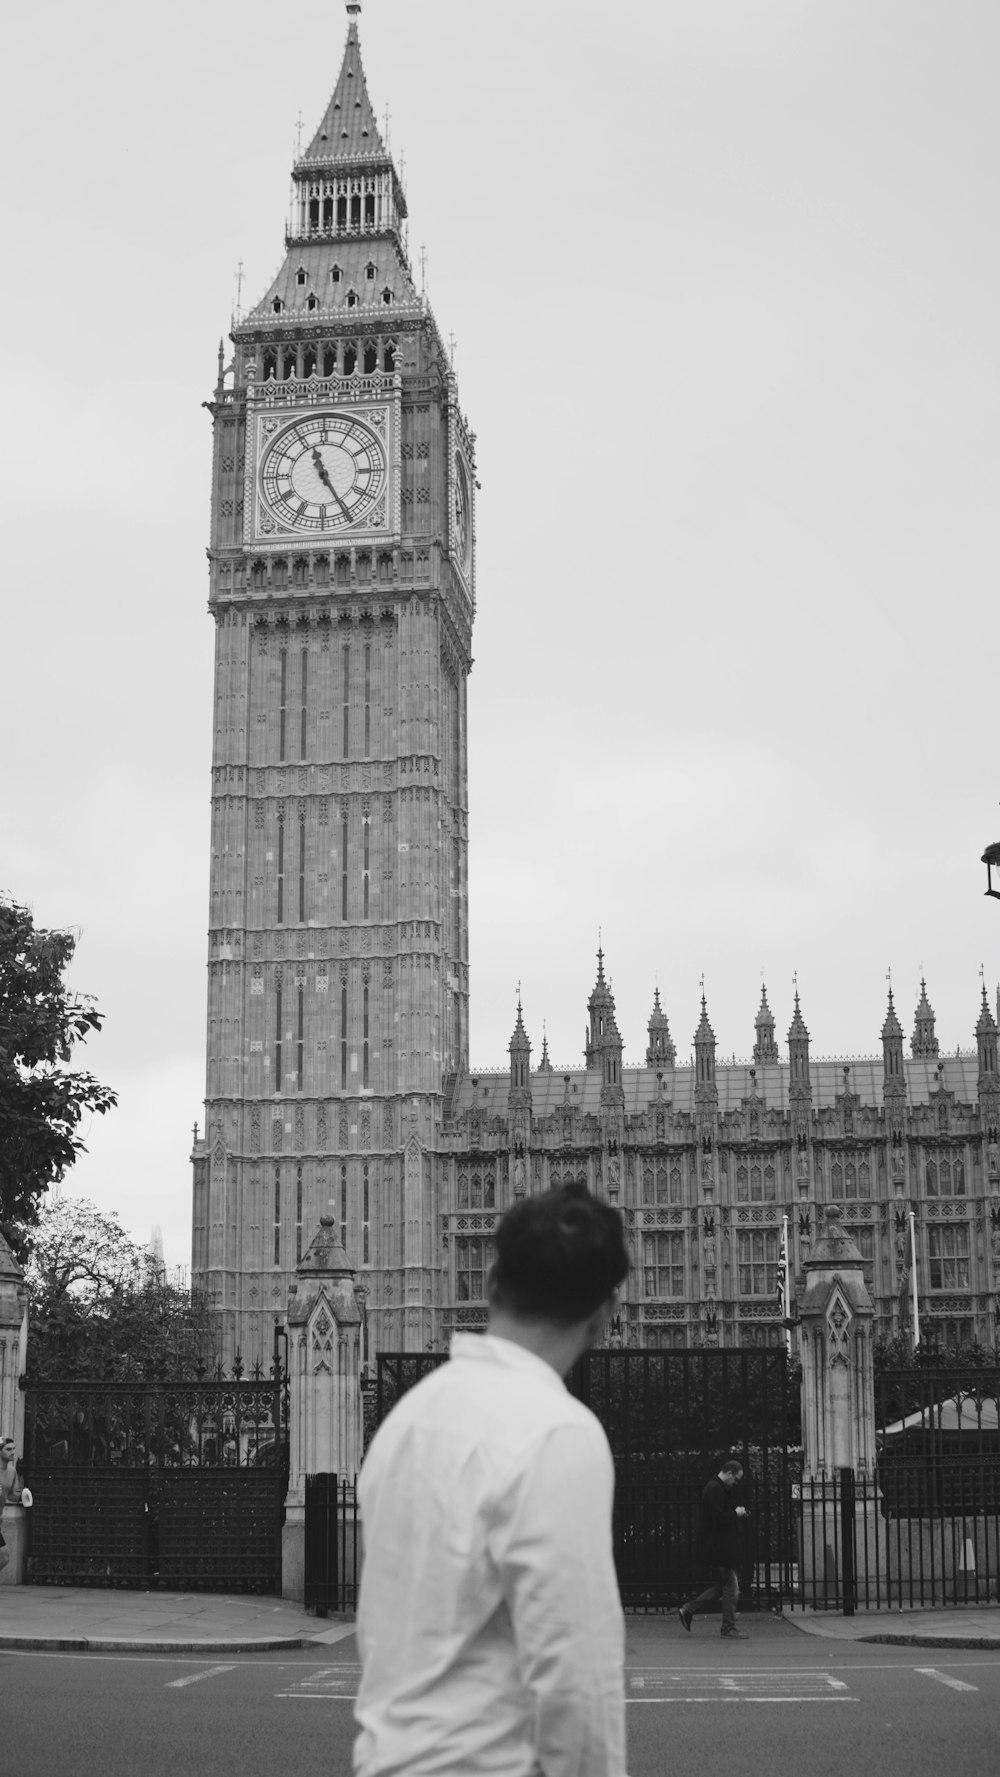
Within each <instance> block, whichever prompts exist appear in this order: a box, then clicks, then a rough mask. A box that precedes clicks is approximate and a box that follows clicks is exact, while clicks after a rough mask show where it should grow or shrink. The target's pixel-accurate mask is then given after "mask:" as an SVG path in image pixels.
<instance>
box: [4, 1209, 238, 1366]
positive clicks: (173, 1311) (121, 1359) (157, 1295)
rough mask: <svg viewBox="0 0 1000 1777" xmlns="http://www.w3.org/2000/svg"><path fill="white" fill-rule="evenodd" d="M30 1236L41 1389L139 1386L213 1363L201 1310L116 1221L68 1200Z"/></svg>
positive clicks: (43, 1214)
mask: <svg viewBox="0 0 1000 1777" xmlns="http://www.w3.org/2000/svg"><path fill="white" fill-rule="evenodd" d="M26 1233H27V1239H28V1242H29V1252H28V1263H27V1268H26V1277H27V1282H28V1287H29V1290H30V1292H31V1298H30V1304H29V1309H28V1375H29V1377H30V1378H31V1379H32V1381H36V1382H40V1381H47V1380H59V1381H69V1380H71V1379H73V1378H84V1377H87V1378H91V1379H93V1380H95V1381H103V1380H114V1381H129V1380H133V1379H135V1380H139V1379H141V1378H145V1377H155V1376H168V1375H175V1374H178V1373H179V1372H181V1371H183V1370H186V1371H187V1372H188V1373H189V1374H190V1373H192V1372H193V1369H194V1368H195V1366H196V1365H197V1364H199V1363H207V1362H210V1361H213V1360H214V1357H215V1350H214V1345H213V1338H212V1334H211V1332H210V1328H209V1320H208V1316H207V1314H206V1313H205V1312H204V1311H203V1310H202V1308H201V1305H200V1304H199V1302H198V1301H197V1300H194V1301H192V1299H191V1297H190V1296H189V1295H188V1293H187V1291H186V1290H182V1289H178V1288H177V1286H176V1285H174V1284H171V1283H168V1282H167V1281H166V1279H165V1277H164V1276H163V1273H162V1270H161V1267H160V1265H159V1264H158V1262H157V1261H156V1260H155V1259H154V1258H153V1257H152V1255H151V1254H149V1253H147V1252H144V1251H143V1249H142V1248H141V1247H140V1246H138V1245H137V1244H136V1242H135V1241H134V1240H132V1238H131V1236H130V1235H129V1234H127V1233H126V1231H125V1229H124V1228H123V1227H122V1225H121V1223H120V1222H119V1220H118V1218H117V1216H114V1215H104V1214H102V1212H101V1211H100V1210H98V1209H96V1208H95V1206H94V1205H93V1204H92V1203H88V1202H87V1200H86V1199H85V1198H69V1199H62V1200H60V1201H59V1202H56V1203H51V1204H49V1205H47V1206H46V1207H45V1208H43V1209H42V1210H41V1211H40V1212H39V1216H38V1221H37V1224H36V1226H35V1227H34V1228H32V1229H30V1230H28V1231H26Z"/></svg>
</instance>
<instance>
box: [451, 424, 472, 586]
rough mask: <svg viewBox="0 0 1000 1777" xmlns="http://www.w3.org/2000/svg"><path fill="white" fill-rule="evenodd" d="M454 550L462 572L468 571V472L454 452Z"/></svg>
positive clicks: (469, 520) (469, 530) (470, 509)
mask: <svg viewBox="0 0 1000 1777" xmlns="http://www.w3.org/2000/svg"><path fill="white" fill-rule="evenodd" d="M455 550H456V554H457V555H458V559H459V561H460V563H461V565H462V569H463V572H466V573H467V572H468V567H469V557H470V555H471V553H472V499H471V496H470V493H469V472H468V470H467V469H466V467H465V460H464V458H463V457H462V456H461V455H460V454H459V453H458V451H456V452H455Z"/></svg>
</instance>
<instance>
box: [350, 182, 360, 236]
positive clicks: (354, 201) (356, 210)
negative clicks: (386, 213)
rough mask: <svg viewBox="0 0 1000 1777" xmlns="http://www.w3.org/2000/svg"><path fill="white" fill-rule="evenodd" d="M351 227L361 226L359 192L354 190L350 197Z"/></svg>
mask: <svg viewBox="0 0 1000 1777" xmlns="http://www.w3.org/2000/svg"><path fill="white" fill-rule="evenodd" d="M351 227H352V228H360V227H361V193H360V191H356V192H355V193H354V195H353V197H352V198H351Z"/></svg>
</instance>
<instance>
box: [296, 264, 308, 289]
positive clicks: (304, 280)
mask: <svg viewBox="0 0 1000 1777" xmlns="http://www.w3.org/2000/svg"><path fill="white" fill-rule="evenodd" d="M295 282H296V283H297V284H298V285H299V286H300V287H301V286H302V285H303V284H308V282H309V273H308V272H307V271H306V268H305V266H304V265H300V266H299V269H298V271H297V272H296V274H295Z"/></svg>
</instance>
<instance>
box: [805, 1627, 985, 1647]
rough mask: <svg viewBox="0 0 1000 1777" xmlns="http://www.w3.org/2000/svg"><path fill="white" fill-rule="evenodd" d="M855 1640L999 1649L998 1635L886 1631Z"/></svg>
mask: <svg viewBox="0 0 1000 1777" xmlns="http://www.w3.org/2000/svg"><path fill="white" fill-rule="evenodd" d="M832 1639H833V1637H831V1640H832ZM838 1639H840V1638H839V1637H838ZM857 1640H858V1641H863V1642H867V1643H875V1644H879V1643H881V1644H882V1645H884V1646H886V1647H987V1648H989V1647H993V1648H997V1647H1000V1635H897V1634H895V1633H894V1632H892V1631H890V1630H887V1631H885V1633H883V1634H878V1635H859V1636H858V1637H857Z"/></svg>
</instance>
